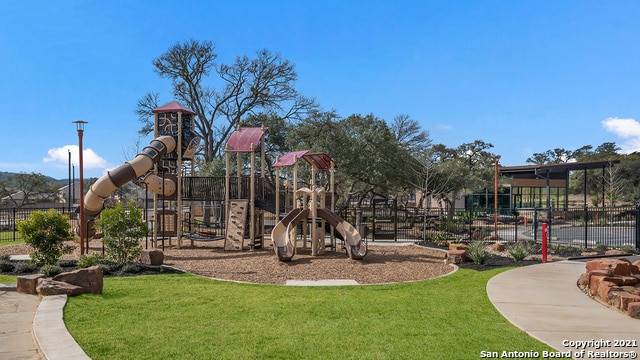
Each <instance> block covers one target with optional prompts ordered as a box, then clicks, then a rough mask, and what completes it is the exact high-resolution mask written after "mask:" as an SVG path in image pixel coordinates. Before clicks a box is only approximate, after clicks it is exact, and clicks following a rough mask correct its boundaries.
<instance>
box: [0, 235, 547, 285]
mask: <svg viewBox="0 0 640 360" xmlns="http://www.w3.org/2000/svg"><path fill="white" fill-rule="evenodd" d="M144 245H145V244H144V242H143V246H144ZM223 245H224V243H223V240H217V241H209V242H199V241H196V242H194V246H191V243H190V241H189V240H184V241H183V243H182V246H181V248H180V249H178V248H177V246H176V242H175V240H174V241H173V243H172V244H171V245H169V244H168V242H165V247H164V255H165V259H164V265H165V267H164V268H160V267H142V268H141V269H140V272H139V273H144V274H151V273H167V272H168V271H167V267H170V268H174V269H179V270H181V271H185V272H190V273H193V274H198V275H202V276H206V277H211V278H216V279H224V280H233V281H242V282H250V283H262V284H284V283H286V281H287V280H327V279H338V280H355V281H357V282H358V283H360V284H382V283H397V282H408V281H417V280H425V279H431V278H435V277H438V276H442V275H446V274H448V273H451V272H452V271H453V270H454V267H452V266H451V265H447V264H446V263H445V261H444V260H445V251H444V249H442V248H436V247H429V246H422V245H416V244H403V245H401V246H389V245H380V244H374V245H370V246H369V252H368V254H367V256H366V257H365V258H364V259H363V260H351V259H349V258H348V257H347V255H346V252H345V251H344V250H340V248H339V249H338V251H327V252H325V253H324V254H323V255H321V256H311V250H310V249H302V248H299V249H298V251H297V253H296V255H295V256H294V258H293V260H292V261H290V262H281V261H278V259H277V258H276V256H275V255H274V253H273V251H272V250H271V249H270V247H266V248H264V249H258V250H249V249H246V250H245V251H225V250H224V246H223ZM158 247H161V246H160V244H158ZM89 249H90V253H94V252H99V253H100V252H102V244H101V243H100V242H99V241H98V240H94V241H92V242H91V244H90V247H89ZM30 250H31V248H30V247H29V246H27V245H13V246H6V247H1V248H0V255H2V254H10V255H22V254H28V253H29V251H30ZM490 253H491V256H490V258H489V259H488V260H487V261H486V262H485V263H484V264H482V265H479V264H475V263H473V262H465V263H462V264H459V265H458V266H459V267H462V268H470V269H474V270H478V271H483V270H489V269H495V268H497V267H505V266H525V265H531V264H536V263H540V260H539V259H538V258H536V257H535V256H532V257H530V258H527V259H526V260H523V261H515V260H514V259H513V258H511V257H510V256H509V255H508V253H506V252H494V251H490ZM78 258H79V250H77V249H76V252H75V253H74V254H70V255H66V256H64V259H67V260H74V259H75V260H77V259H78ZM112 275H114V274H112ZM115 275H118V274H117V273H116V274H115ZM124 275H127V274H124Z"/></svg>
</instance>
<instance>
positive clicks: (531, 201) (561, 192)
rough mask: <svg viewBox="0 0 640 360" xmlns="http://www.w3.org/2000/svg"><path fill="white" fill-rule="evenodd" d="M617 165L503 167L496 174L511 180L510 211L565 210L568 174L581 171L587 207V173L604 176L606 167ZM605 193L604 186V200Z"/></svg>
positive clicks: (595, 162)
mask: <svg viewBox="0 0 640 360" xmlns="http://www.w3.org/2000/svg"><path fill="white" fill-rule="evenodd" d="M618 163H620V160H600V161H583V162H569V163H561V164H536V165H525V166H502V167H500V168H499V173H500V175H502V176H505V177H508V178H510V179H511V180H510V188H511V189H510V208H523V207H546V208H549V209H551V208H562V209H564V210H566V209H567V208H568V205H569V174H570V172H571V171H580V170H582V171H584V177H583V191H582V192H583V195H584V204H585V206H586V204H587V177H588V176H587V174H588V173H587V170H591V169H602V172H603V174H604V172H605V169H606V168H607V167H608V166H612V165H614V164H618ZM604 191H605V189H604V184H603V186H602V193H603V199H604ZM543 199H544V203H543Z"/></svg>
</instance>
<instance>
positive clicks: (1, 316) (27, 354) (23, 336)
mask: <svg viewBox="0 0 640 360" xmlns="http://www.w3.org/2000/svg"><path fill="white" fill-rule="evenodd" d="M38 305H40V298H39V297H38V296H35V295H27V294H21V293H18V292H16V291H15V285H4V284H3V285H0V359H24V360H40V359H43V358H44V357H43V356H42V354H41V353H40V351H39V348H38V345H37V344H36V341H35V339H34V337H33V317H34V315H35V313H36V310H37V309H38Z"/></svg>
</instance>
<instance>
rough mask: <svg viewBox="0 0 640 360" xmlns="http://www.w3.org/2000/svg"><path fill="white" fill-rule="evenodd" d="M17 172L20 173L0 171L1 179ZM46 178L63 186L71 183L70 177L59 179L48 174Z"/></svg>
mask: <svg viewBox="0 0 640 360" xmlns="http://www.w3.org/2000/svg"><path fill="white" fill-rule="evenodd" d="M15 174H18V173H15V172H7V171H0V180H4V179H6V178H7V176H10V175H15ZM43 175H44V174H43ZM45 178H46V179H47V180H49V181H51V182H55V183H57V184H60V185H61V186H64V185H67V184H68V183H69V180H68V179H59V180H58V179H54V178H52V177H51V176H46V175H45Z"/></svg>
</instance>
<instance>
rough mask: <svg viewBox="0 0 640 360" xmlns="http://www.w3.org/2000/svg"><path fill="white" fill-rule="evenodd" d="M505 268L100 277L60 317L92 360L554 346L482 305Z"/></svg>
mask: <svg viewBox="0 0 640 360" xmlns="http://www.w3.org/2000/svg"><path fill="white" fill-rule="evenodd" d="M504 270H505V269H497V270H492V271H482V272H478V271H475V270H469V269H459V270H458V271H457V272H456V273H455V274H453V275H450V276H446V277H443V278H439V279H433V280H427V281H420V282H415V283H406V284H393V285H371V286H345V287H287V286H274V285H252V284H239V283H231V282H221V281H214V280H209V279H204V278H201V277H198V276H194V275H188V274H185V275H151V276H137V277H117V278H105V282H104V294H102V295H82V296H79V297H74V298H69V301H68V304H67V306H66V307H65V310H64V319H65V323H66V325H67V328H68V329H69V331H70V332H71V334H72V335H73V337H74V338H75V339H76V340H77V341H78V343H79V344H80V346H81V347H82V348H83V349H84V350H85V352H86V353H87V354H88V355H89V356H90V357H91V358H92V359H94V360H98V359H251V358H252V359H320V358H324V359H478V358H480V352H481V351H499V352H500V351H503V350H511V351H530V350H533V351H542V350H549V351H552V350H553V349H551V348H549V347H548V346H546V345H545V344H543V343H541V342H539V341H537V340H535V339H533V338H531V337H529V336H528V335H526V334H525V333H524V332H522V331H520V330H519V329H517V328H516V327H514V326H513V325H511V324H510V323H509V322H508V321H507V320H505V319H504V318H503V317H502V316H501V315H500V314H499V313H498V312H497V310H495V308H494V307H493V305H492V304H491V302H490V301H489V299H488V297H487V295H486V290H485V287H486V283H487V281H488V280H489V279H490V278H491V277H493V276H495V275H497V274H498V273H500V272H501V271H504ZM0 279H1V278H0Z"/></svg>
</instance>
